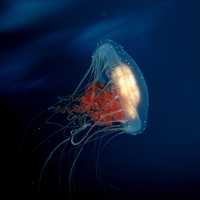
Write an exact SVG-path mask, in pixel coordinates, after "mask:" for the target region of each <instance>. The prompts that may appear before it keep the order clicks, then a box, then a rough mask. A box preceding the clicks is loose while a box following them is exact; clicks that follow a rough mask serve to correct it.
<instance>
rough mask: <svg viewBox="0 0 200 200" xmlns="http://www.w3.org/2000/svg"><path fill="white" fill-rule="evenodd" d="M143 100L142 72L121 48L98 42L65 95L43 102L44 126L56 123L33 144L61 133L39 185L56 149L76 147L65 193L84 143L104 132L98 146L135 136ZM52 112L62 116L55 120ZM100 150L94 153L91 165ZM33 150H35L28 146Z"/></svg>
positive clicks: (141, 123)
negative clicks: (87, 64) (45, 110)
mask: <svg viewBox="0 0 200 200" xmlns="http://www.w3.org/2000/svg"><path fill="white" fill-rule="evenodd" d="M148 106H149V98H148V89H147V85H146V83H145V80H144V77H143V75H142V72H141V71H140V68H139V66H138V65H137V64H136V62H135V61H134V59H133V58H132V57H131V56H130V55H129V54H128V53H127V52H126V51H125V50H124V49H123V47H122V46H120V45H118V44H117V43H115V42H113V41H111V40H105V41H102V42H100V43H99V44H98V45H97V47H96V49H95V51H94V53H93V55H92V61H91V65H90V67H89V68H88V70H87V71H86V73H85V75H84V76H83V78H82V80H81V81H80V82H79V84H78V85H77V87H76V88H75V90H74V91H73V93H72V94H71V95H68V96H64V97H59V100H58V102H56V103H55V104H54V105H52V106H49V108H48V112H49V113H51V114H50V115H49V117H48V119H46V120H45V124H46V125H53V126H56V127H57V130H56V131H53V132H52V133H51V134H49V135H47V136H46V138H44V139H43V140H42V142H40V143H39V145H38V146H36V148H35V149H38V148H39V147H40V146H41V145H42V144H44V143H48V142H49V140H50V139H53V138H54V137H55V136H57V135H59V134H62V135H63V137H62V139H61V141H60V142H59V143H58V144H57V145H56V146H55V147H54V148H53V149H52V150H51V151H50V153H49V154H48V156H47V158H46V160H45V161H44V164H43V166H42V169H41V171H40V176H39V184H38V185H39V188H40V186H41V182H42V178H43V174H44V172H45V169H46V168H47V167H48V163H49V161H50V159H52V157H53V155H54V153H55V152H56V151H58V149H59V148H61V147H62V146H65V145H68V146H69V145H70V149H71V150H70V151H69V152H71V151H72V149H76V153H75V156H74V157H73V159H72V162H71V166H70V169H69V173H68V184H69V192H72V191H73V173H74V168H75V165H76V163H77V160H78V159H79V157H80V154H81V153H82V152H83V150H84V147H85V146H86V145H87V144H89V143H92V142H94V141H96V140H100V139H102V138H103V137H107V136H110V135H111V137H109V139H108V140H107V141H106V142H105V143H104V145H103V146H102V149H104V148H105V146H106V145H108V143H109V142H111V141H112V140H113V139H114V138H115V137H117V136H119V135H121V134H129V135H132V136H135V135H138V134H141V133H142V132H143V131H144V130H145V128H146V125H147V114H148ZM58 115H62V116H64V120H63V121H62V123H61V121H59V119H58ZM102 149H101V150H99V151H98V155H97V165H98V161H99V156H100V153H101V151H102ZM34 151H35V150H34Z"/></svg>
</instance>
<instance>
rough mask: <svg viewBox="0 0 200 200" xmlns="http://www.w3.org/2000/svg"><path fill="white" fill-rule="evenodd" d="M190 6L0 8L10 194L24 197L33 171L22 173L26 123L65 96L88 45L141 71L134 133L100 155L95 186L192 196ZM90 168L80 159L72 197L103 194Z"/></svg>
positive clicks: (193, 14)
mask: <svg viewBox="0 0 200 200" xmlns="http://www.w3.org/2000/svg"><path fill="white" fill-rule="evenodd" d="M195 4H196V5H195ZM197 4H198V2H197V1H181V0H146V1H145V0H140V1H132V0H129V1H125V0H123V1H122V0H118V1H114V0H110V1H104V0H102V1H89V0H73V1H72V0H67V1H64V0H57V1H53V0H52V1H51V0H48V1H39V0H35V1H31V0H12V1H1V7H0V95H1V98H0V101H1V111H2V112H1V113H2V117H3V122H2V126H3V127H4V126H5V128H3V127H2V129H1V134H2V136H3V137H4V136H5V137H6V139H5V140H4V139H2V141H1V143H2V145H3V146H4V145H5V148H4V149H5V150H4V152H5V153H4V154H5V157H6V158H7V159H8V160H9V161H8V162H6V163H9V167H8V168H9V173H8V177H7V181H8V184H9V188H10V190H11V191H12V190H15V189H16V190H17V191H18V192H20V193H24V192H33V191H34V190H33V189H32V184H33V181H32V177H33V176H34V169H35V166H34V165H31V167H30V164H29V163H28V162H29V161H28V160H26V159H25V158H27V157H29V154H28V153H27V152H26V151H25V150H22V149H23V148H22V143H23V142H22V141H23V140H24V129H25V127H26V126H27V124H28V123H29V121H30V120H31V119H32V118H33V117H34V116H35V115H37V114H38V113H39V112H40V111H41V110H43V109H46V108H47V107H48V106H49V105H51V104H53V103H55V102H56V101H57V96H63V95H67V94H71V93H72V92H73V90H74V89H75V87H76V85H77V84H78V83H79V81H80V80H81V78H82V77H83V75H84V73H85V72H86V70H87V69H88V67H89V66H90V63H91V55H92V53H93V51H94V49H95V48H96V45H97V43H98V42H99V41H100V40H103V39H111V40H113V41H115V42H116V43H119V44H120V45H122V46H123V47H124V49H125V51H127V52H128V53H129V54H130V55H131V56H132V57H133V59H134V60H135V61H136V63H137V64H138V66H139V67H140V69H141V71H142V72H143V75H144V78H145V80H146V83H147V86H148V89H149V98H150V105H149V114H148V122H147V123H148V124H147V129H146V130H145V131H144V132H143V134H140V135H137V136H131V135H121V136H119V137H117V138H116V139H114V140H113V141H112V142H111V143H110V144H109V146H107V147H106V148H105V150H104V153H103V155H102V156H101V168H102V171H103V180H104V181H103V184H105V187H106V185H113V183H114V184H115V185H116V187H117V188H118V189H115V188H114V189H113V188H109V187H107V189H106V190H108V191H114V192H116V193H117V192H120V191H122V192H127V193H129V192H132V193H133V194H134V193H137V194H140V193H144V192H147V193H148V192H174V193H176V194H182V195H184V194H183V193H188V192H189V193H197V192H198V188H199V186H200V130H199V114H200V108H199V102H200V93H199V83H200V79H199V73H200V69H199V64H198V61H199V57H198V56H197V52H198V51H199V50H198V49H199V47H197V41H198V40H197V38H198V30H197V27H198V23H199V22H198V19H199V18H198V11H197V10H198V9H197V8H198V5H197ZM24 151H25V152H24ZM26 153H27V155H24V154H26ZM22 154H23V156H22ZM92 159H94V157H93V155H92V153H91V151H89V150H88V153H87V151H86V152H85V154H84V155H83V156H82V158H81V160H82V161H81V162H80V164H79V166H78V169H79V170H78V171H79V172H78V174H80V176H79V178H80V177H81V178H80V183H79V185H80V188H82V190H83V191H84V190H86V191H94V192H97V191H105V188H103V189H102V186H99V184H97V183H96V182H95V180H94V178H93V173H92V170H90V164H89V163H90V160H92ZM36 165H37V164H36ZM30 168H31V169H30ZM49 176H51V175H49ZM52 176H53V175H52ZM50 180H52V182H51V181H49V187H47V189H46V190H47V192H52V191H55V192H57V191H59V190H60V189H58V188H57V187H58V186H56V184H55V185H54V184H53V180H54V177H53V178H52V179H50ZM83 185H84V186H83ZM119 188H120V189H119Z"/></svg>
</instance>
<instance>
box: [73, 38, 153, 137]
mask: <svg viewBox="0 0 200 200" xmlns="http://www.w3.org/2000/svg"><path fill="white" fill-rule="evenodd" d="M84 81H87V86H88V85H89V87H90V86H92V87H93V92H91V88H90V92H89V90H88V87H87V89H86V90H85V91H86V92H85V95H84V97H83V98H82V100H83V99H84V98H85V99H87V100H85V102H84V103H83V101H82V107H84V108H86V107H88V106H89V107H90V108H92V109H95V108H96V109H97V110H99V111H98V112H96V113H95V112H93V113H92V112H88V114H89V116H90V117H91V118H92V119H93V121H96V122H97V124H101V125H102V124H104V125H107V126H108V125H111V124H112V121H113V122H119V123H120V124H121V126H120V127H119V128H118V130H121V131H124V132H125V133H128V134H132V135H136V134H139V133H142V132H143V131H144V129H145V128H146V122H147V112H148V105H149V98H148V89H147V86H146V83H145V80H144V77H143V75H142V72H141V71H140V69H139V66H138V65H137V64H136V62H135V61H134V60H133V58H132V57H131V56H130V55H129V54H128V53H127V52H125V50H124V49H123V48H122V47H121V46H120V45H118V44H116V43H114V42H113V41H111V40H105V41H102V42H100V43H99V44H98V45H97V48H96V50H95V51H94V53H93V55H92V62H91V65H90V68H89V69H88V71H87V73H86V75H85V76H84V77H83V79H82V80H81V82H80V84H79V85H78V87H77V88H76V90H75V92H74V95H75V94H77V93H78V91H79V90H80V88H81V86H83V85H84ZM100 85H101V86H100ZM97 90H100V91H101V92H100V94H103V95H97V93H96V92H97ZM97 97H98V98H97ZM98 101H99V103H98ZM97 104H98V105H97ZM95 105H96V107H95ZM108 105H110V107H111V108H109V109H108V108H106V107H109V106H108ZM94 107H95V108H94ZM85 111H86V110H85ZM88 111H89V110H88ZM86 112H87V111H86ZM106 121H107V123H106Z"/></svg>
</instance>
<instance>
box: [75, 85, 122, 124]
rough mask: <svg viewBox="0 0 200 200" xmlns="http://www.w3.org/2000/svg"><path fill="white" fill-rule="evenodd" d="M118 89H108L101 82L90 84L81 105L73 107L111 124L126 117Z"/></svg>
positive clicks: (98, 121) (82, 97) (97, 119)
mask: <svg viewBox="0 0 200 200" xmlns="http://www.w3.org/2000/svg"><path fill="white" fill-rule="evenodd" d="M116 97H117V95H116V91H115V90H114V89H112V91H107V90H105V89H104V86H103V85H102V84H100V83H92V84H91V85H89V86H88V87H87V88H86V90H85V92H84V95H83V96H81V97H80V105H79V106H78V107H76V108H74V109H73V111H75V112H81V113H87V114H88V115H89V116H90V117H91V118H92V120H93V121H95V122H97V123H102V124H106V125H111V124H112V123H113V122H114V121H115V122H116V121H123V120H124V118H125V115H124V112H123V110H122V107H121V104H120V101H119V99H118V98H116Z"/></svg>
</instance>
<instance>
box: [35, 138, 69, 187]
mask: <svg viewBox="0 0 200 200" xmlns="http://www.w3.org/2000/svg"><path fill="white" fill-rule="evenodd" d="M68 141H69V138H66V139H65V140H63V141H62V142H60V143H59V144H58V145H57V146H56V147H55V148H54V149H53V150H52V151H51V152H50V154H49V156H48V157H47V159H46V160H45V162H44V165H43V167H42V169H41V171H40V176H39V181H38V191H40V185H41V181H42V177H43V174H44V170H45V168H46V166H47V164H48V162H49V160H50V159H51V158H52V156H53V154H54V153H55V152H56V151H57V150H58V149H59V148H60V147H61V146H62V145H63V144H65V143H66V142H68Z"/></svg>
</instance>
